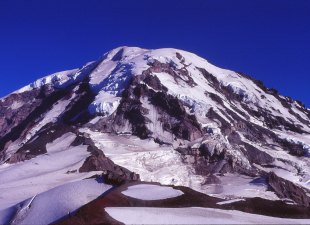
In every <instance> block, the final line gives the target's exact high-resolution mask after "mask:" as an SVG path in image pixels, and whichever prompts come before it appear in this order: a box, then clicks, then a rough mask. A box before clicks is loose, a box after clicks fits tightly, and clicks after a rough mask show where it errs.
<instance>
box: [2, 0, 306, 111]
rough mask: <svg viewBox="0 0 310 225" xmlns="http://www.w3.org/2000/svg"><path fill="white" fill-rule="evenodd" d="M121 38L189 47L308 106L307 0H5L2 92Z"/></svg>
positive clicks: (122, 41)
mask: <svg viewBox="0 0 310 225" xmlns="http://www.w3.org/2000/svg"><path fill="white" fill-rule="evenodd" d="M122 45H127V46H139V47H144V48H161V47H174V48H180V49H184V50H188V51H192V52H194V53H196V54H198V55H200V56H202V57H204V58H207V59H208V60H209V61H210V62H211V63H213V64H215V65H217V66H220V67H224V68H229V69H233V70H236V71H242V72H244V73H247V74H249V75H251V76H253V77H255V78H257V79H260V80H262V81H264V83H265V84H266V85H267V86H268V87H275V88H276V89H278V90H279V91H280V93H282V94H283V95H288V96H292V97H293V98H295V99H299V100H302V101H303V102H305V103H306V104H307V106H308V107H310V92H309V90H310V89H309V86H310V72H309V71H310V0H213V1H211V0H210V1H208V0H170V1H169V0H155V1H152V0H148V1H147V0H131V1H129V0H123V1H121V0H85V1H82V0H74V1H73V0H44V1H43V0H27V1H26V0H0V73H1V74H0V96H4V95H6V94H8V93H9V92H11V91H13V90H16V89H18V88H20V87H22V86H24V85H26V84H28V83H30V82H31V81H33V80H35V79H37V78H40V77H42V76H44V75H47V74H49V73H53V72H57V71H61V70H66V69H71V68H76V67H79V66H81V65H83V64H84V63H85V62H88V61H91V60H95V59H98V58H99V57H100V56H101V55H102V54H103V53H105V52H106V51H108V50H110V49H112V48H115V47H117V46H122Z"/></svg>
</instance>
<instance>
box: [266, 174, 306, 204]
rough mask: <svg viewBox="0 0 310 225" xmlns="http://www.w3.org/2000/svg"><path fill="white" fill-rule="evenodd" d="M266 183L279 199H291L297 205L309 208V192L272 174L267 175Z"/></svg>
mask: <svg viewBox="0 0 310 225" xmlns="http://www.w3.org/2000/svg"><path fill="white" fill-rule="evenodd" d="M268 182H269V185H270V186H271V187H272V188H273V189H274V191H275V193H276V194H277V195H279V197H281V198H289V199H292V200H293V201H294V202H296V203H297V204H299V205H303V206H306V207H309V206H310V197H309V192H307V191H305V189H304V188H302V187H300V186H298V185H296V184H294V183H293V182H290V181H288V180H285V179H283V178H281V177H279V176H277V175H276V174H275V173H274V172H271V173H269V174H268Z"/></svg>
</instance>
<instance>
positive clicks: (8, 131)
mask: <svg viewBox="0 0 310 225" xmlns="http://www.w3.org/2000/svg"><path fill="white" fill-rule="evenodd" d="M90 106H94V107H93V108H92V109H93V110H92V111H91V110H90V108H91V107H90ZM0 115H1V116H0V127H1V128H0V165H1V164H3V163H5V162H7V163H10V164H15V163H18V162H19V163H22V162H24V161H29V160H32V159H34V158H36V157H37V156H43V155H48V154H49V152H48V149H47V147H46V145H47V144H51V143H54V142H55V141H56V140H58V138H60V137H63V136H64V135H66V134H67V133H72V134H74V135H75V136H76V139H75V140H74V141H73V142H72V143H70V145H68V148H71V147H81V148H83V147H85V148H87V151H88V152H87V154H85V155H86V156H85V158H83V160H82V165H79V168H74V170H71V169H70V170H69V169H68V171H77V172H79V173H86V172H89V171H102V172H103V173H104V175H103V176H104V177H105V179H106V180H108V181H109V182H111V183H118V184H119V183H123V182H125V181H128V180H138V179H139V175H137V174H138V173H139V171H135V170H134V169H135V167H132V171H130V170H128V169H126V163H124V162H123V161H121V162H120V163H123V164H122V165H117V164H115V163H114V162H113V161H112V160H111V159H109V157H107V156H106V155H105V154H104V153H103V151H106V150H108V152H110V154H112V155H113V154H114V153H113V148H115V150H117V151H118V152H122V151H123V150H124V149H126V150H128V148H129V149H130V146H129V144H126V143H127V142H126V141H125V143H119V145H115V146H113V145H112V146H111V145H109V144H107V143H109V140H106V139H104V140H101V139H100V138H98V139H96V136H95V138H91V137H89V136H87V132H85V130H89V131H90V132H97V133H104V134H106V135H107V136H108V137H107V139H109V138H110V139H111V140H112V139H113V138H115V139H116V140H118V139H117V138H121V137H123V136H126V135H128V136H130V137H136V138H138V139H139V140H140V141H141V140H144V141H145V142H143V143H147V144H149V145H150V146H154V145H156V146H158V149H159V150H161V148H164V147H167V146H169V147H171V149H174V150H176V151H177V153H176V155H177V156H178V157H180V158H181V159H182V160H181V161H182V166H184V165H186V166H185V167H182V168H187V167H188V168H193V171H194V175H197V176H201V177H203V178H204V179H200V180H199V182H201V183H199V184H197V185H196V186H198V187H201V186H203V185H205V184H210V183H212V182H214V183H218V182H219V181H218V180H217V179H215V177H216V176H215V174H216V175H221V176H223V175H225V174H227V173H236V174H242V175H245V176H249V177H253V178H254V177H259V176H262V174H265V173H266V171H269V170H270V171H273V170H274V172H275V174H274V175H270V178H269V184H270V186H272V187H273V189H274V191H275V193H277V195H278V196H279V197H281V198H291V199H292V200H294V201H295V202H297V203H298V204H301V205H307V204H308V203H307V201H308V200H307V198H306V196H305V193H307V190H306V189H307V188H306V185H297V184H296V186H295V184H294V182H293V181H292V180H290V179H291V178H290V177H294V176H297V177H298V178H299V180H300V184H305V183H306V182H307V181H308V180H309V179H310V176H309V174H310V159H309V152H310V141H309V140H310V136H309V134H310V111H309V109H307V108H305V106H304V105H303V104H302V103H300V102H298V101H294V100H292V99H291V98H288V97H284V96H281V95H280V94H279V93H278V92H277V91H275V90H274V89H268V88H266V87H265V86H264V85H263V84H262V83H261V82H260V81H257V80H255V79H253V78H251V77H249V76H247V75H245V74H241V73H236V72H233V71H228V70H223V69H220V68H218V67H215V66H213V65H211V64H210V63H208V62H207V61H206V60H204V59H201V58H200V57H198V56H196V55H193V54H190V53H187V52H184V51H181V50H175V49H160V50H145V49H139V48H126V47H123V48H118V49H115V50H112V51H111V52H109V53H107V54H105V55H104V57H102V58H101V59H100V60H98V61H96V62H92V63H89V64H86V65H85V66H83V67H82V68H81V69H78V70H73V71H69V72H68V71H67V72H66V71H65V72H61V73H57V74H53V75H50V76H48V77H45V78H42V79H40V80H38V81H37V82H35V83H34V84H32V85H29V86H27V87H25V88H24V89H22V90H20V91H18V92H16V93H13V94H11V95H9V96H7V97H5V98H3V99H1V101H0ZM109 135H111V136H109ZM112 135H113V137H112ZM122 140H123V139H122ZM113 141H114V142H113V143H115V142H117V141H115V140H114V139H113ZM56 142H57V141H56ZM150 143H151V144H150ZM54 144H56V143H54ZM124 146H125V147H124ZM128 146H129V147H128ZM148 147H149V146H148V145H147V146H144V144H140V145H139V148H138V149H135V150H132V151H133V152H135V153H137V154H139V153H140V151H142V149H144V150H145V149H147V148H148ZM63 150H64V151H65V150H67V149H63ZM55 151H56V150H55ZM111 152H112V153H111ZM129 155H130V154H129ZM130 157H133V154H132V155H130ZM128 160H131V159H130V158H128ZM141 160H142V161H143V159H141ZM164 160H165V159H164ZM175 161H177V160H175ZM142 164H143V166H145V168H146V170H147V171H149V172H150V173H152V172H154V171H153V170H154V168H157V167H158V166H157V165H152V162H144V161H143V163H142ZM150 165H151V166H150ZM152 166H153V167H154V168H153V167H152ZM180 166H181V165H180ZM157 169H158V168H157ZM277 171H280V172H281V173H284V174H286V175H287V176H286V177H288V178H287V179H288V180H285V179H283V180H280V178H279V177H278V176H277V175H276V173H277ZM100 173H101V172H100ZM167 176H168V175H167ZM169 176H172V175H171V174H169ZM170 178H171V179H170ZM0 179H1V177H0ZM281 179H282V178H281ZM167 180H172V181H171V182H173V180H174V178H173V177H169V179H168V178H167ZM201 180H202V181H201ZM282 181H283V182H282ZM294 190H295V191H294ZM290 192H291V193H293V194H289V193H290Z"/></svg>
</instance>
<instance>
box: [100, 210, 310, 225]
mask: <svg viewBox="0 0 310 225" xmlns="http://www.w3.org/2000/svg"><path fill="white" fill-rule="evenodd" d="M106 211H107V213H108V214H109V215H110V216H112V217H113V218H114V219H116V220H118V221H120V222H122V223H124V224H309V222H310V220H302V219H300V220H298V219H280V218H273V217H267V216H259V215H254V214H249V213H243V212H239V211H231V210H221V209H210V208H139V207H127V208H126V207H119V208H117V207H113V208H112V207H110V208H106Z"/></svg>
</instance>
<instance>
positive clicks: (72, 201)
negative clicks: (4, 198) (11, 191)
mask: <svg viewBox="0 0 310 225" xmlns="http://www.w3.org/2000/svg"><path fill="white" fill-rule="evenodd" d="M110 188H112V186H110V185H106V184H104V183H100V182H98V181H96V180H94V179H87V180H81V181H76V182H71V183H67V184H64V185H61V186H58V187H56V188H53V189H51V190H48V191H46V192H43V193H41V194H38V195H35V196H34V197H32V198H31V199H29V200H26V201H25V202H22V203H20V204H18V205H17V206H15V207H12V208H14V209H15V210H17V211H16V212H15V215H14V217H13V218H2V221H0V223H1V224H2V223H6V222H7V221H9V220H10V221H11V224H25V225H28V224H38V225H41V224H50V223H52V222H55V221H57V220H59V219H61V218H62V217H64V216H67V215H69V214H70V213H73V212H74V211H75V210H77V209H78V208H80V207H81V206H83V205H85V204H87V203H88V202H90V201H92V200H94V199H96V198H97V197H99V196H100V195H102V194H104V193H105V192H106V191H108V190H109V189H110ZM11 210H12V209H11ZM0 215H1V213H0ZM5 219H6V220H5ZM8 219H9V220H8Z"/></svg>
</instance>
